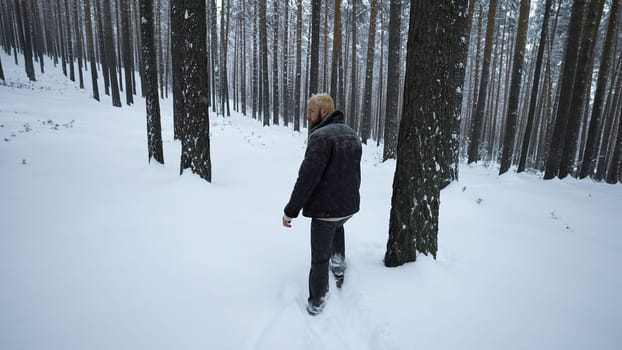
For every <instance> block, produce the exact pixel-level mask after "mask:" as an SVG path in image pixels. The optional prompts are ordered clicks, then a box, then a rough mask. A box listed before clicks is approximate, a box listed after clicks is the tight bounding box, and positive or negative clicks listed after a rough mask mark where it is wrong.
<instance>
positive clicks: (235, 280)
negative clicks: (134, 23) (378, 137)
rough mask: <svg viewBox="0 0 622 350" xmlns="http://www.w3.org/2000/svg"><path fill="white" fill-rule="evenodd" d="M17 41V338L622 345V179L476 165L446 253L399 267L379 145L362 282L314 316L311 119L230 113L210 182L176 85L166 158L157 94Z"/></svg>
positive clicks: (8, 241) (11, 317) (17, 344)
mask: <svg viewBox="0 0 622 350" xmlns="http://www.w3.org/2000/svg"><path fill="white" fill-rule="evenodd" d="M1 55H2V57H1V59H2V62H3V67H4V69H5V75H6V76H7V85H8V86H0V349H7V350H12V349H59V350H60V349H63V350H65V349H110V350H112V349H114V350H121V349H150V350H151V349H457V348H461V349H564V350H566V349H612V350H613V349H619V348H620V347H621V346H622V335H621V333H620V325H621V324H622V302H621V301H620V297H619V295H620V294H621V292H622V277H621V275H620V272H619V269H620V267H621V266H622V254H620V251H621V250H622V235H621V232H620V227H622V218H621V217H620V205H621V203H622V186H620V185H616V186H611V185H606V184H599V183H593V182H591V181H590V180H585V181H578V180H575V179H566V180H563V181H560V180H552V181H543V180H541V179H540V178H539V177H538V176H536V175H530V174H515V173H511V174H507V175H504V176H502V177H498V176H497V175H496V174H497V170H496V169H489V168H483V167H468V166H462V167H461V170H460V171H461V173H460V175H461V180H460V182H459V183H455V184H452V185H451V186H450V187H449V188H447V189H446V190H444V191H443V193H442V198H441V200H442V204H441V218H440V233H439V247H440V249H439V255H438V259H437V260H433V259H432V258H431V257H426V256H421V257H420V258H419V259H418V261H417V262H416V263H411V264H407V265H405V266H402V267H399V268H393V269H388V268H385V267H384V266H383V264H382V257H383V255H384V250H385V244H386V240H387V230H388V219H389V217H388V215H389V207H390V196H391V185H392V179H393V171H394V168H395V163H394V162H387V163H381V162H380V158H381V148H376V147H374V146H368V147H366V148H365V149H364V160H363V164H362V176H363V183H362V188H361V197H362V203H361V212H360V213H359V214H357V215H356V216H355V217H354V218H353V219H351V220H350V221H349V222H348V223H347V224H346V254H347V257H348V264H349V269H348V270H347V275H346V282H345V284H344V287H343V289H342V290H336V289H335V288H334V287H333V288H332V289H331V291H330V295H329V302H328V305H327V307H326V309H325V312H324V313H323V314H322V315H320V316H319V317H316V318H312V317H310V316H308V315H307V314H306V312H305V311H304V306H305V302H306V297H307V274H308V268H309V261H310V253H309V242H308V241H309V233H308V231H309V220H308V219H296V220H295V221H294V222H293V223H294V227H293V228H292V229H289V230H288V229H285V228H283V227H282V226H281V215H282V208H283V206H284V205H285V202H286V201H287V199H288V197H289V194H290V191H291V188H292V186H293V183H294V181H295V177H296V174H297V170H298V166H299V164H300V161H301V159H302V156H303V153H304V149H305V134H304V133H302V134H301V133H296V132H294V131H293V130H292V129H290V128H285V127H270V128H263V127H261V124H260V123H258V122H256V121H253V120H251V119H248V118H245V117H242V116H240V115H238V114H234V115H233V116H232V117H231V118H222V117H218V118H217V117H215V116H212V120H211V134H212V140H211V142H212V152H213V153H212V157H213V158H212V164H213V183H211V184H210V183H207V182H205V181H203V180H201V179H199V178H198V177H197V176H194V175H192V174H187V173H186V174H184V175H183V176H179V151H180V145H179V142H176V141H173V140H172V120H171V102H170V101H163V102H162V111H163V117H162V119H163V138H164V150H165V161H166V164H165V165H164V166H161V165H159V164H157V163H153V164H148V163H147V149H146V143H147V142H146V121H145V113H144V103H143V101H140V100H139V101H138V102H137V104H136V105H135V106H132V107H127V106H125V107H123V108H121V109H118V108H114V107H112V106H111V104H110V99H109V98H108V97H104V98H103V101H102V103H98V102H96V101H94V100H92V99H91V98H90V97H89V91H90V82H88V81H87V82H86V86H87V89H86V90H85V91H84V90H82V91H81V90H79V89H78V88H77V87H76V84H74V83H72V82H69V81H67V80H66V78H64V77H63V76H62V74H60V73H59V70H58V69H54V68H52V67H49V68H48V72H47V73H46V74H45V75H40V74H38V79H39V81H38V82H36V83H29V82H26V81H25V79H24V77H25V74H24V73H23V67H20V66H15V65H14V64H13V62H12V59H13V58H12V57H9V56H6V55H4V53H2V54H1ZM48 63H49V61H48ZM86 75H87V76H88V74H86ZM100 90H102V91H103V87H100ZM332 286H334V282H333V281H331V287H332Z"/></svg>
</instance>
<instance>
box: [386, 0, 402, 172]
mask: <svg viewBox="0 0 622 350" xmlns="http://www.w3.org/2000/svg"><path fill="white" fill-rule="evenodd" d="M389 12H390V14H389V53H388V62H387V65H388V67H387V82H388V84H387V96H386V107H385V119H384V120H385V124H384V147H383V151H382V158H383V160H385V161H386V160H387V159H395V154H396V151H397V121H398V120H399V116H398V113H399V106H398V101H399V99H400V90H399V89H400V84H399V83H398V82H399V81H400V49H401V40H400V39H401V28H402V17H401V12H402V0H391V7H390V9H389Z"/></svg>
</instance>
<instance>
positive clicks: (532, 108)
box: [518, 0, 553, 173]
mask: <svg viewBox="0 0 622 350" xmlns="http://www.w3.org/2000/svg"><path fill="white" fill-rule="evenodd" d="M552 5H553V0H546V4H545V5H544V19H543V22H542V31H541V32H540V43H539V44H538V54H537V56H536V68H535V72H534V77H533V82H534V84H533V86H532V87H531V98H530V99H529V110H528V112H527V126H526V127H525V134H524V135H523V143H522V146H521V152H520V160H519V161H518V172H519V173H520V172H522V171H524V170H525V166H526V164H527V154H528V151H529V144H530V139H531V135H532V129H533V122H534V118H535V114H536V104H537V101H538V91H539V87H540V72H541V71H542V57H543V56H544V47H545V46H546V37H547V35H548V28H549V17H550V16H551V6H552Z"/></svg>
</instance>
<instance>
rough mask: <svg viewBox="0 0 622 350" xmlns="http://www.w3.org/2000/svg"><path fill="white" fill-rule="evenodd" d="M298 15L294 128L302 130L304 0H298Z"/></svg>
mask: <svg viewBox="0 0 622 350" xmlns="http://www.w3.org/2000/svg"><path fill="white" fill-rule="evenodd" d="M296 13H297V15H296V18H297V19H296V83H295V86H294V130H295V131H300V117H301V115H300V88H301V81H300V78H301V73H302V71H301V70H302V69H301V68H302V0H298V8H297V12H296Z"/></svg>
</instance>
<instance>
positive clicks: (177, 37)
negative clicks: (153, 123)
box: [170, 0, 186, 140]
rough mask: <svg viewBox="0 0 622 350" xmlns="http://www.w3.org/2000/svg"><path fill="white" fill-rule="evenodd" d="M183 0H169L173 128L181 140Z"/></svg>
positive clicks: (177, 138)
mask: <svg viewBox="0 0 622 350" xmlns="http://www.w3.org/2000/svg"><path fill="white" fill-rule="evenodd" d="M183 1H184V0H171V2H170V26H171V51H172V52H173V54H172V55H171V66H172V76H173V129H174V138H175V139H176V140H181V139H182V137H183V131H184V130H183V129H182V123H183V118H184V116H185V115H186V111H185V105H184V85H183V75H182V69H181V65H182V62H183V61H184V56H183V55H184V50H183V41H182V40H183V37H184V36H183V31H184V26H183V24H184V12H183V8H182V4H183Z"/></svg>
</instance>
